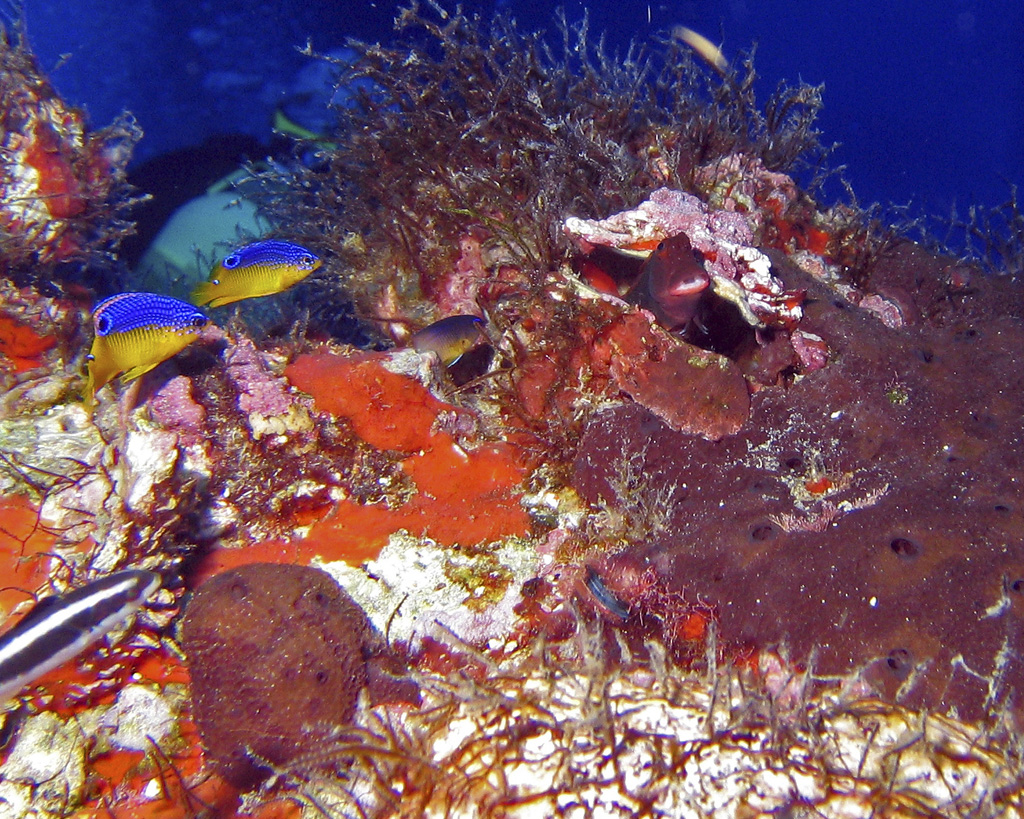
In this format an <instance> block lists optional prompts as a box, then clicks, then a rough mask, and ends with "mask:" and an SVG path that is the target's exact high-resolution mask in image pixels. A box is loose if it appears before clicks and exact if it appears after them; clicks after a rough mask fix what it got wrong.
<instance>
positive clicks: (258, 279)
mask: <svg viewBox="0 0 1024 819" xmlns="http://www.w3.org/2000/svg"><path fill="white" fill-rule="evenodd" d="M322 264H323V261H322V260H321V259H320V257H319V256H317V255H316V254H315V253H313V252H312V251H310V250H307V249H306V248H304V247H302V246H301V245H296V244H292V243H291V242H280V241H276V240H273V239H268V240H266V241H262V242H254V243H253V244H251V245H245V247H240V248H238V250H235V251H234V252H232V253H229V254H228V255H227V256H225V257H224V258H223V259H221V260H220V261H219V262H218V263H217V264H216V265H214V268H213V270H212V271H210V280H209V281H207V282H203V283H202V284H200V285H199V286H198V287H197V288H196V289H195V290H193V291H192V303H193V304H195V305H198V306H202V305H204V304H208V305H209V306H210V307H221V306H223V305H225V304H231V303H232V302H236V301H241V300H242V299H254V298H256V297H258V296H270V295H273V294H274V293H280V292H281V291H282V290H287V289H288V288H289V287H291V286H292V285H293V284H298V283H299V282H300V281H302V280H303V279H304V278H306V276H308V275H309V274H310V273H312V272H313V271H314V270H316V269H317V268H318V267H320V265H322Z"/></svg>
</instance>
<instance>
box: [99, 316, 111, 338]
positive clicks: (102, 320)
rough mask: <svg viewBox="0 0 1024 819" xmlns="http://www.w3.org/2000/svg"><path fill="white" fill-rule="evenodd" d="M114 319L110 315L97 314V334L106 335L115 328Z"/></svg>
mask: <svg viewBox="0 0 1024 819" xmlns="http://www.w3.org/2000/svg"><path fill="white" fill-rule="evenodd" d="M113 329H114V328H113V321H112V320H111V318H110V316H106V315H103V316H97V317H96V334H97V335H101V336H105V335H106V334H107V333H109V332H110V331H111V330H113Z"/></svg>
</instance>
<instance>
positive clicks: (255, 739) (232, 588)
mask: <svg viewBox="0 0 1024 819" xmlns="http://www.w3.org/2000/svg"><path fill="white" fill-rule="evenodd" d="M182 636H183V644H184V648H185V652H186V654H187V657H188V666H189V671H190V673H191V677H192V703H193V714H194V718H195V722H196V726H197V727H198V729H199V734H200V736H201V737H202V740H203V745H204V746H205V748H206V751H207V755H208V758H209V759H210V760H211V761H213V762H214V763H215V765H216V767H217V771H218V773H220V774H221V776H223V777H224V778H225V779H226V780H228V781H229V782H230V783H231V784H232V785H235V786H236V787H238V788H241V789H248V788H251V787H253V786H254V785H255V784H257V783H258V782H259V781H260V780H261V779H263V778H264V777H265V776H267V775H268V774H269V771H268V770H267V768H266V767H265V765H262V764H261V763H263V762H266V763H273V764H274V765H282V764H286V763H287V762H288V761H289V760H291V759H293V758H294V757H295V756H296V754H298V753H300V752H301V751H303V750H309V748H310V745H311V733H312V734H314V735H315V734H316V733H322V732H324V731H326V730H329V729H330V727H331V726H336V725H343V724H345V723H348V722H349V721H350V720H351V718H352V715H353V714H354V712H355V710H356V701H357V699H358V697H359V692H360V691H361V690H362V688H363V686H364V685H366V681H367V671H366V657H367V654H368V652H369V650H370V649H369V646H370V644H371V641H372V634H371V629H370V624H369V621H368V620H367V618H366V614H365V613H364V612H363V610H362V609H361V608H360V607H359V606H358V605H356V603H355V602H354V601H353V600H352V598H350V597H349V596H348V594H347V593H346V592H345V591H344V590H343V589H342V588H341V587H340V586H338V584H337V583H335V582H334V580H332V579H331V577H330V576H329V575H327V574H326V573H324V572H322V571H320V570H319V569H314V568H310V567H308V566H290V565H285V564H275V563H255V564H251V565H248V566H243V567H241V568H238V569H235V570H233V571H229V572H224V573H223V574H220V575H217V576H216V577H214V578H212V579H211V580H209V581H207V582H206V583H204V584H203V586H202V587H201V588H200V589H199V591H198V592H196V594H195V596H194V597H193V598H192V600H191V602H190V603H189V604H188V608H187V609H186V611H185V617H184V622H183V626H182ZM314 741H315V740H314Z"/></svg>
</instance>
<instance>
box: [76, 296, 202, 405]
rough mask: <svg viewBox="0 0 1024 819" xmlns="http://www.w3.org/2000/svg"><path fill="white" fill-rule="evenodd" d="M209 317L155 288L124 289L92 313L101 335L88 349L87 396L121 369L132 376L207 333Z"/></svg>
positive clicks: (91, 401) (89, 400)
mask: <svg viewBox="0 0 1024 819" xmlns="http://www.w3.org/2000/svg"><path fill="white" fill-rule="evenodd" d="M207 321H208V319H207V318H206V316H204V315H203V314H202V313H200V312H199V311H198V310H196V309H195V308H194V307H193V306H192V305H191V304H186V303H185V302H183V301H178V299H172V298H171V297H170V296H161V295H158V294H156V293H120V294H118V295H116V296H111V297H110V298H109V299H105V300H104V301H101V302H100V303H99V304H98V305H96V308H95V309H94V310H93V314H92V324H93V329H94V330H95V332H96V337H95V338H94V339H93V342H92V349H91V350H90V351H89V359H88V360H89V365H88V369H89V379H88V381H87V382H86V387H85V400H86V402H87V403H89V404H94V403H95V402H96V398H95V395H96V391H97V390H99V388H100V387H102V386H103V385H104V384H106V383H107V382H109V381H110V380H111V379H113V378H114V377H115V376H116V375H118V374H119V373H124V374H125V375H124V380H125V381H131V380H132V379H133V378H138V377H139V376H140V375H142V374H143V373H147V372H149V371H150V370H152V369H153V368H154V367H155V366H156V365H157V364H160V363H161V362H163V361H166V360H167V359H168V358H170V357H171V356H172V355H174V354H175V353H178V352H180V351H181V350H183V349H184V348H185V347H187V346H188V345H189V344H191V343H192V342H193V341H195V340H196V339H197V338H199V334H200V333H202V331H203V328H204V327H205V326H206V323H207Z"/></svg>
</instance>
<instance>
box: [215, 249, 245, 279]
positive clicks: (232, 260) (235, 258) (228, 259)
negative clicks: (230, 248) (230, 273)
mask: <svg viewBox="0 0 1024 819" xmlns="http://www.w3.org/2000/svg"><path fill="white" fill-rule="evenodd" d="M240 261H242V257H241V256H239V255H238V254H237V253H232V254H231V255H230V256H225V257H224V261H222V262H221V264H222V265H224V267H226V268H227V269H228V270H231V269H232V268H235V267H238V263H239V262H240ZM214 284H220V282H214Z"/></svg>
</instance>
